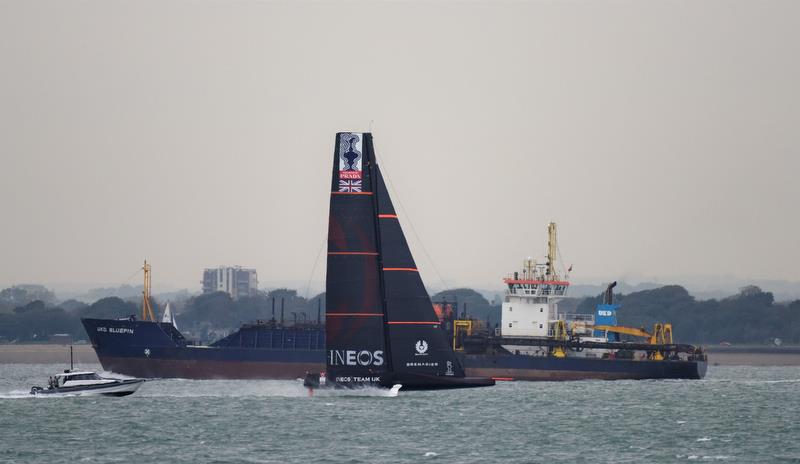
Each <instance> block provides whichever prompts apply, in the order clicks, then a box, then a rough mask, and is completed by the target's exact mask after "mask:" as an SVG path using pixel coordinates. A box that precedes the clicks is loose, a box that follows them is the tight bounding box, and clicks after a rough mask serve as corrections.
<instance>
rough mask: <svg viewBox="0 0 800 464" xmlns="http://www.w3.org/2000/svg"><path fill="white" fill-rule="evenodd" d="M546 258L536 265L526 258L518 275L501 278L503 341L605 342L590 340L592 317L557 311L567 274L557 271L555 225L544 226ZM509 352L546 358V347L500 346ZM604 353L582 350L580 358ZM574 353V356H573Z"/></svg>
mask: <svg viewBox="0 0 800 464" xmlns="http://www.w3.org/2000/svg"><path fill="white" fill-rule="evenodd" d="M547 235H548V243H547V259H546V261H545V262H544V263H538V262H537V261H536V260H535V259H533V258H527V259H526V260H525V261H524V263H523V265H522V271H521V272H514V273H513V274H512V275H510V276H508V277H506V278H505V279H503V282H504V283H505V284H506V293H505V299H504V300H503V307H502V313H501V325H500V334H499V335H501V336H502V337H504V338H510V337H514V338H519V337H532V338H557V339H566V338H568V337H570V336H580V339H581V340H584V341H606V338H599V337H592V329H591V328H590V327H591V326H593V325H594V315H592V314H564V313H560V312H559V311H558V302H559V300H561V299H563V298H564V297H566V295H567V290H568V289H569V280H568V279H569V274H568V272H569V271H563V272H559V271H558V270H557V269H556V256H557V252H558V242H557V237H556V224H555V223H554V222H551V223H550V224H548V226H547ZM503 347H504V348H505V349H507V350H509V351H510V352H512V353H518V354H528V355H532V356H547V355H548V354H549V351H548V348H547V347H545V346H515V345H503ZM602 352H605V350H584V351H583V352H582V353H581V354H578V355H579V356H580V355H583V356H589V357H595V356H600V355H601V354H602ZM575 354H577V353H575Z"/></svg>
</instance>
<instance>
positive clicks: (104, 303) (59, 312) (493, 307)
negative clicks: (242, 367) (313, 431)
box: [0, 285, 800, 345]
mask: <svg viewBox="0 0 800 464" xmlns="http://www.w3.org/2000/svg"><path fill="white" fill-rule="evenodd" d="M614 298H615V302H617V303H620V304H621V305H622V307H621V309H620V310H619V312H618V318H619V324H620V325H626V326H631V327H644V328H645V329H647V330H649V329H651V328H652V326H653V324H654V323H655V322H669V323H671V324H672V325H673V330H674V334H675V339H676V341H677V342H681V343H699V344H718V343H721V342H730V343H735V344H745V343H746V344H763V343H769V342H771V341H773V340H774V339H775V338H780V339H781V340H782V341H783V342H784V343H786V344H795V345H797V344H800V300H795V301H793V302H787V303H776V302H775V301H774V297H773V295H772V293H769V292H764V291H762V290H761V289H760V288H758V287H755V286H749V287H745V288H743V289H741V291H740V292H739V293H738V294H736V295H733V296H730V297H728V298H722V299H719V300H715V299H711V300H696V299H695V298H694V297H692V296H691V295H690V294H689V292H688V291H686V289H685V288H683V287H680V286H677V285H669V286H665V287H661V288H657V289H652V290H644V291H639V292H633V293H629V294H627V295H615V296H614ZM601 299H602V296H601V295H598V296H596V297H590V298H584V299H568V300H564V301H562V303H561V305H560V308H561V309H562V311H563V310H567V309H568V312H573V311H575V312H580V313H591V312H593V311H594V308H595V305H597V304H598V303H599V302H600V301H601ZM431 300H432V301H433V302H434V303H441V302H446V303H450V304H451V305H452V307H453V308H456V310H457V312H458V314H457V316H458V317H464V316H466V317H469V318H472V319H476V320H478V321H481V322H483V323H484V324H488V325H489V327H490V328H491V327H495V326H496V325H497V324H498V323H499V322H500V302H489V301H487V300H486V299H485V298H484V297H483V296H482V295H481V294H480V293H478V292H476V291H474V290H472V289H468V288H460V289H454V290H447V291H443V292H439V293H436V294H434V295H432V296H431ZM164 303H165V302H163V301H162V302H156V301H152V305H153V307H154V309H155V310H156V313H157V314H158V315H161V314H162V313H163V310H164V307H163V305H164ZM171 307H172V310H173V311H174V313H175V314H176V318H177V322H178V325H179V328H180V330H181V331H182V332H184V333H185V334H186V335H187V336H188V337H189V338H191V339H194V340H199V341H206V342H207V341H211V340H215V339H217V338H220V337H222V336H224V335H226V334H228V333H229V332H231V331H233V330H235V329H236V328H238V327H239V326H240V325H241V324H243V323H247V322H253V321H256V320H261V321H270V320H271V319H273V317H274V319H275V321H276V322H278V323H279V322H281V320H283V322H284V323H285V324H287V325H293V324H309V323H315V322H316V320H317V314H318V311H319V312H320V313H321V319H322V321H324V319H325V294H324V293H321V294H319V295H316V296H313V297H310V298H304V297H302V296H299V295H298V294H297V291H296V290H291V289H286V288H283V289H277V290H272V291H270V292H262V293H259V294H258V295H256V296H252V297H244V298H239V299H237V300H234V299H232V298H231V297H230V295H228V294H227V293H223V292H218V293H209V294H204V295H198V296H194V297H191V298H188V299H183V300H180V301H174V302H172V303H171ZM273 308H274V312H273ZM132 314H133V315H137V317H138V316H139V315H140V314H141V302H140V301H138V300H135V299H127V300H126V299H122V298H119V297H106V298H101V299H99V300H97V301H95V302H94V303H92V304H86V303H83V302H80V301H76V300H67V301H63V302H59V303H57V302H56V299H55V295H53V294H52V292H50V291H48V290H47V289H45V288H44V287H41V286H25V288H22V287H12V288H9V289H4V290H2V291H0V342H15V341H16V342H37V341H46V340H48V339H49V337H50V336H52V335H55V334H69V335H72V337H73V338H74V339H75V340H80V339H85V338H86V334H85V333H84V330H83V326H82V325H81V323H80V319H81V318H84V317H87V318H118V317H128V316H130V315H132Z"/></svg>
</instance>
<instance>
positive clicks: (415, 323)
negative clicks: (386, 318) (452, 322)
mask: <svg viewBox="0 0 800 464" xmlns="http://www.w3.org/2000/svg"><path fill="white" fill-rule="evenodd" d="M387 324H389V325H441V324H442V323H441V322H428V321H394V322H387Z"/></svg>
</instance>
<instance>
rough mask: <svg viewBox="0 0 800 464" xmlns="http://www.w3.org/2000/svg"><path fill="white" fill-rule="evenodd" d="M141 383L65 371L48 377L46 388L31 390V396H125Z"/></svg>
mask: <svg viewBox="0 0 800 464" xmlns="http://www.w3.org/2000/svg"><path fill="white" fill-rule="evenodd" d="M143 383H144V379H112V378H105V377H101V376H99V375H97V373H95V372H91V371H70V370H65V371H64V373H63V374H56V375H54V376H52V377H50V381H49V384H48V386H47V388H42V387H33V388H31V395H36V396H40V395H42V396H44V395H57V396H85V395H106V396H126V395H130V394H132V393H133V392H135V391H136V390H138V389H139V387H140V386H142V384H143Z"/></svg>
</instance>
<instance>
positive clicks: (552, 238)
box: [547, 222, 558, 279]
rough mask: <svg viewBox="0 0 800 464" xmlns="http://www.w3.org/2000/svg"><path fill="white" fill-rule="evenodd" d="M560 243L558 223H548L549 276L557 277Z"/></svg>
mask: <svg viewBox="0 0 800 464" xmlns="http://www.w3.org/2000/svg"><path fill="white" fill-rule="evenodd" d="M557 249H558V244H557V242H556V223H555V222H551V223H550V224H548V225H547V276H548V277H550V278H551V279H552V278H555V276H556V251H557Z"/></svg>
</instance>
